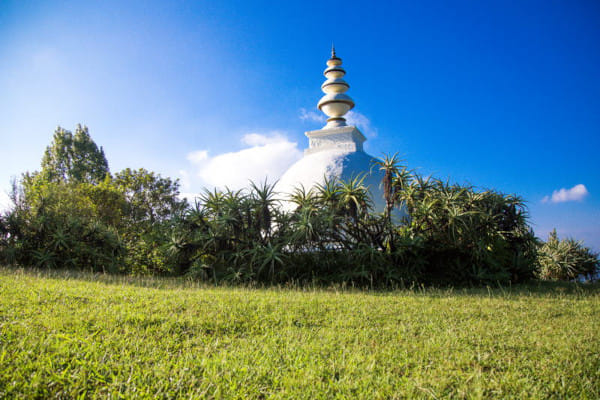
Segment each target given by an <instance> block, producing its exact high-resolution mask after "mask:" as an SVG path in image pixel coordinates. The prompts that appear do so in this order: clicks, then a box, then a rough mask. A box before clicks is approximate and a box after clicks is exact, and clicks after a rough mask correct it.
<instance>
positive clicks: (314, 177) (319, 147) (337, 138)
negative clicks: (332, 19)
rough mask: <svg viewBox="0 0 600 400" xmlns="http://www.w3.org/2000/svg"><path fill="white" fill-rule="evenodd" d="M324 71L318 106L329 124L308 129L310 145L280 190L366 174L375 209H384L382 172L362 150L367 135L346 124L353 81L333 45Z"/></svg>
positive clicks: (282, 183)
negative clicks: (324, 79)
mask: <svg viewBox="0 0 600 400" xmlns="http://www.w3.org/2000/svg"><path fill="white" fill-rule="evenodd" d="M323 74H324V75H325V78H327V80H326V81H325V82H323V84H322V85H321V90H322V91H323V92H324V93H325V95H324V96H323V97H322V98H321V100H319V103H318V105H317V107H318V108H319V110H321V111H322V112H323V113H325V115H327V116H328V119H327V124H326V125H325V126H324V127H323V128H321V129H319V130H316V131H309V132H306V133H305V135H306V136H307V137H308V140H309V147H308V149H306V150H304V156H303V157H302V158H301V159H300V160H298V161H297V162H296V163H295V164H293V165H292V166H291V167H290V168H289V169H288V170H287V171H286V172H285V173H284V174H283V176H282V177H281V179H280V180H279V182H278V184H277V190H278V191H279V192H281V193H292V192H293V190H294V188H296V187H299V186H300V185H302V186H304V188H305V189H306V190H309V189H310V188H311V187H313V186H314V185H316V184H319V183H322V182H323V180H324V179H325V178H328V179H332V178H338V179H344V180H348V179H351V178H354V177H364V179H363V184H364V185H365V186H367V187H368V188H369V191H370V192H371V195H372V199H373V202H374V208H375V211H378V212H381V211H383V209H384V207H385V201H384V199H383V193H382V190H381V188H380V183H381V180H382V177H383V173H382V172H381V171H379V168H377V166H376V165H374V161H375V158H374V157H372V156H370V155H369V154H367V153H365V151H364V150H363V143H364V142H365V141H366V140H367V139H366V138H365V136H364V135H363V134H362V132H361V131H360V130H359V129H358V128H357V127H356V126H348V125H347V124H346V119H345V118H344V115H346V113H347V112H348V111H350V110H351V109H352V108H354V101H353V100H352V98H351V97H350V96H348V95H347V94H346V92H347V91H348V89H349V88H350V85H348V83H347V82H346V81H345V80H344V79H343V77H344V75H345V74H346V71H345V70H344V69H343V68H342V60H341V58H339V57H337V56H336V54H335V48H333V47H332V49H331V58H330V59H329V60H327V68H326V69H325V71H324V72H323Z"/></svg>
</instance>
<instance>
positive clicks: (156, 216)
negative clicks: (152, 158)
mask: <svg viewBox="0 0 600 400" xmlns="http://www.w3.org/2000/svg"><path fill="white" fill-rule="evenodd" d="M113 184H114V185H115V187H117V188H118V189H119V190H121V191H122V192H123V193H124V194H125V197H126V198H127V202H128V204H129V207H128V218H129V219H130V220H131V222H133V223H134V224H138V223H142V222H148V223H150V224H153V223H155V222H162V221H165V220H168V219H170V218H171V217H173V216H174V215H177V214H179V213H181V212H183V211H184V210H185V207H186V201H185V200H180V199H179V197H178V196H179V183H178V182H177V181H172V180H171V179H170V178H162V177H161V176H160V175H156V174H155V173H154V172H151V171H147V170H145V169H144V168H140V169H138V170H132V169H130V168H127V169H124V170H123V171H120V172H118V173H116V174H115V176H114V179H113Z"/></svg>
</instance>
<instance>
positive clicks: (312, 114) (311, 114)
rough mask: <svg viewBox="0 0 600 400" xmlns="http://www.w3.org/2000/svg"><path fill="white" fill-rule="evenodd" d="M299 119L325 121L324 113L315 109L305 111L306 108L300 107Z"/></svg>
mask: <svg viewBox="0 0 600 400" xmlns="http://www.w3.org/2000/svg"><path fill="white" fill-rule="evenodd" d="M300 119H301V120H302V121H310V122H320V123H323V124H324V123H325V122H326V121H327V118H326V117H325V114H323V113H321V112H316V111H306V108H301V109H300Z"/></svg>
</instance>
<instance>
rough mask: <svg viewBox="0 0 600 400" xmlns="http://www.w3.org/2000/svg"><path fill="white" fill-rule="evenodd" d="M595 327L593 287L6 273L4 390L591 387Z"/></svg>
mask: <svg viewBox="0 0 600 400" xmlns="http://www.w3.org/2000/svg"><path fill="white" fill-rule="evenodd" d="M599 332H600V287H599V286H575V285H552V284H535V285H534V286H520V287H513V288H484V289H464V290H463V289H461V290H458V289H424V288H414V289H410V290H408V289H407V290H398V291H392V292H365V291H355V290H351V289H342V288H328V289H318V288H309V289H307V288H304V289H301V288H266V289H261V288H227V287H218V288H214V287H209V286H202V285H200V286H198V285H197V284H194V283H192V282H186V281H183V280H172V279H159V278H130V277H119V276H105V275H86V274H81V273H78V274H75V273H69V272H55V273H46V272H40V271H37V272H24V271H21V270H12V269H0V397H2V398H23V397H27V398H33V397H39V398H46V397H67V398H76V397H82V398H87V397H90V398H93V397H98V396H100V397H109V396H111V397H115V398H118V397H125V398H131V397H136V398H138V397H142V398H143V397H147V398H173V397H181V398H190V397H191V398H194V397H197V398H306V399H315V398H368V399H372V398H414V397H419V398H480V397H496V398H547V397H577V398H599V397H600V372H599V371H600V357H598V354H600V333H599Z"/></svg>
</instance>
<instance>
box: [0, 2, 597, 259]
mask: <svg viewBox="0 0 600 400" xmlns="http://www.w3.org/2000/svg"><path fill="white" fill-rule="evenodd" d="M332 41H334V42H335V44H336V48H337V50H338V55H339V56H340V57H341V58H342V59H343V61H344V67H345V68H346V70H347V73H348V74H347V76H346V80H347V81H348V82H349V83H350V86H351V88H350V91H349V92H348V94H349V95H351V96H352V97H353V99H354V100H355V102H356V107H355V109H354V111H355V113H354V115H353V119H354V121H357V122H358V123H359V127H360V128H361V129H362V130H363V132H365V133H366V135H367V137H368V141H367V143H366V149H367V151H368V152H369V153H371V154H373V155H376V156H378V155H381V154H382V153H384V152H385V153H395V152H399V153H400V154H402V155H403V157H404V158H405V160H406V163H407V164H408V165H409V167H411V168H418V170H419V171H420V172H422V173H424V174H429V173H433V174H435V175H436V176H439V177H444V178H446V177H450V179H451V180H455V181H459V182H469V183H472V184H474V185H477V186H480V187H486V188H495V189H497V190H500V191H503V192H507V193H516V194H519V195H521V196H522V197H524V198H525V199H526V200H527V202H528V205H529V210H530V214H531V223H532V224H533V226H534V228H535V230H536V232H537V234H538V235H539V236H541V237H545V236H546V235H547V232H548V231H549V230H551V229H552V228H553V227H556V228H557V230H558V232H559V235H563V236H573V237H575V238H578V239H584V240H585V242H586V244H588V245H591V246H592V247H594V248H595V249H596V250H600V161H598V149H599V147H600V146H599V145H600V111H599V110H600V74H598V71H600V3H598V2H597V1H593V0H591V1H570V2H555V1H498V2H495V1H489V2H488V1H486V2H476V1H466V2H461V1H453V2H446V1H439V2H435V1H431V2H412V1H411V2H397V1H395V2H373V3H366V2H351V1H347V2H336V1H330V2H326V3H324V2H309V1H301V2H243V1H240V2H230V1H219V2H192V1H179V2H178V1H169V2H164V1H161V2H159V1H157V2H152V1H140V2H125V1H98V2H94V1H85V2H61V1H11V0H8V1H6V0H5V1H3V2H1V3H0V139H1V141H0V160H2V161H1V163H2V164H1V165H2V168H0V188H1V189H2V190H3V191H7V190H8V189H9V187H10V179H11V177H13V176H19V175H20V174H21V173H22V172H24V171H27V170H29V171H31V170H35V169H38V168H39V163H40V160H41V157H42V154H43V151H44V148H45V147H46V146H47V145H48V144H49V143H50V141H51V137H52V133H53V131H54V129H55V127H56V126H57V125H61V126H63V127H65V128H67V129H74V128H75V125H76V124H77V123H79V122H81V123H83V124H86V125H87V126H88V127H89V128H90V133H91V135H92V137H93V138H94V140H95V141H96V142H97V143H98V144H99V145H101V146H103V147H104V149H105V151H106V154H107V157H108V160H109V163H110V166H111V170H112V171H118V170H120V169H122V168H125V167H132V168H139V167H145V168H147V169H150V170H154V171H156V172H159V173H161V174H162V175H164V176H170V177H172V178H179V179H180V180H181V183H182V191H184V192H196V191H198V190H199V189H200V188H201V187H202V186H204V185H214V184H217V183H229V184H234V183H239V181H240V179H242V181H243V180H245V177H242V175H244V174H247V175H251V176H250V177H256V176H258V175H260V174H261V173H268V174H270V175H274V176H275V175H277V173H278V171H280V170H281V169H284V168H285V167H286V166H287V165H289V164H290V163H292V162H294V161H295V160H296V159H297V158H298V157H300V155H301V151H302V150H303V149H304V148H305V147H306V146H307V140H306V138H305V136H304V132H305V131H307V130H312V129H318V128H320V127H321V126H322V123H321V122H319V121H318V118H317V117H318V116H319V113H318V110H317V109H316V104H317V101H318V100H319V98H320V96H321V95H322V93H321V92H320V85H321V83H322V81H323V79H324V78H323V76H322V71H323V69H324V67H325V61H326V59H327V58H328V55H329V48H330V46H331V42H332ZM224 165H227V166H228V167H227V170H226V171H225V170H224V168H223V166H224ZM240 177H241V178H240ZM275 177H276V176H275ZM234 181H235V182H234ZM577 185H583V186H584V189H581V186H577ZM572 188H575V189H574V190H572V191H568V190H569V189H572ZM561 189H565V190H564V191H562V192H561V191H560V190H561ZM553 194H554V196H553Z"/></svg>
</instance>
